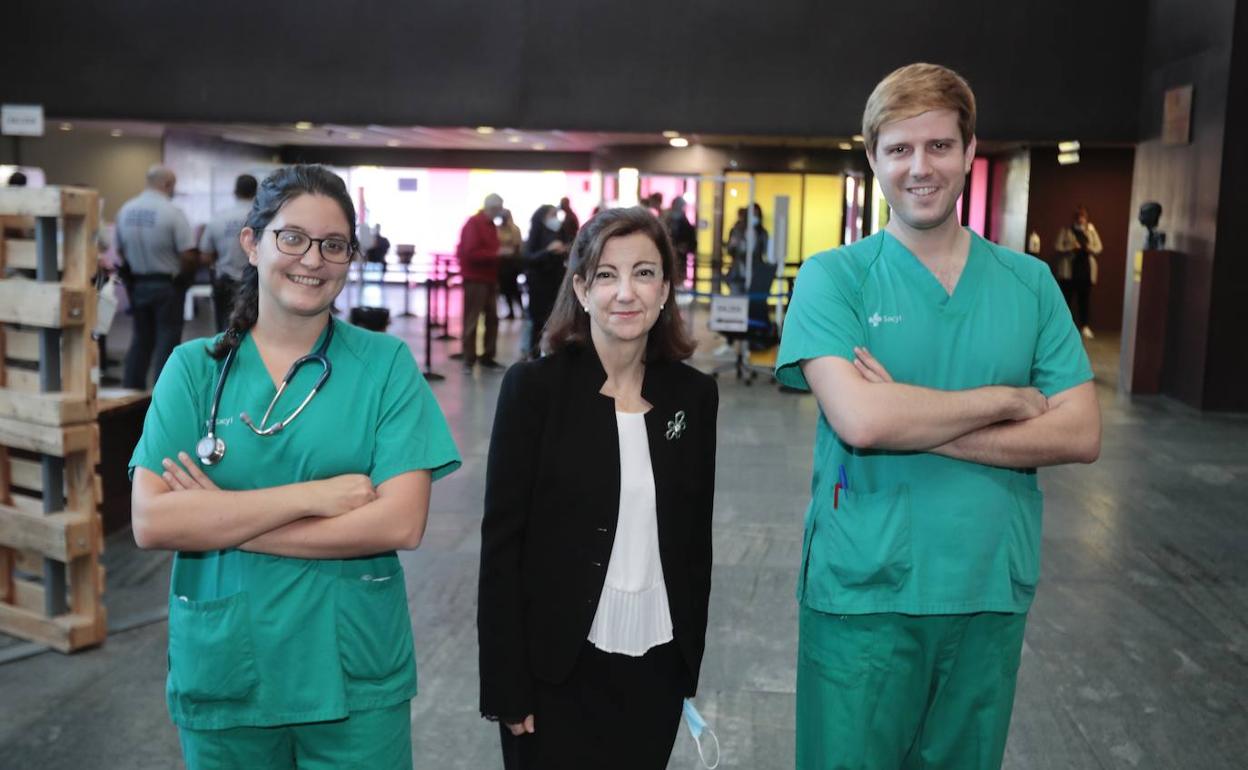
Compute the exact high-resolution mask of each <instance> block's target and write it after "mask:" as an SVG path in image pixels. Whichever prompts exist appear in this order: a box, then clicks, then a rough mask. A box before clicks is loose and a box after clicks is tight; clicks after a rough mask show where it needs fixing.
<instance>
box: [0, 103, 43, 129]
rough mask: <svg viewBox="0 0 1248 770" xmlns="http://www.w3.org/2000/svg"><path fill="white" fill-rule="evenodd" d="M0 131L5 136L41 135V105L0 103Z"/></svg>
mask: <svg viewBox="0 0 1248 770" xmlns="http://www.w3.org/2000/svg"><path fill="white" fill-rule="evenodd" d="M0 133H3V134H4V135H5V136H43V105H42V104H5V105H0Z"/></svg>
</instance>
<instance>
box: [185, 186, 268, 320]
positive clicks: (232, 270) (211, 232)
mask: <svg viewBox="0 0 1248 770" xmlns="http://www.w3.org/2000/svg"><path fill="white" fill-rule="evenodd" d="M255 197H256V178H255V177H254V176H252V175H251V174H243V175H241V176H239V177H238V179H236V180H234V199H235V200H234V205H233V206H231V207H229V208H227V209H224V210H223V211H219V212H217V213H216V214H215V215H214V216H213V217H212V221H211V222H209V223H208V226H207V227H205V228H204V234H203V235H202V236H201V237H200V239H199V254H200V257H201V258H202V259H203V260H204V262H206V263H208V264H211V265H212V266H213V271H212V309H213V311H214V312H215V314H216V320H217V332H218V333H220V332H223V331H225V329H226V327H227V326H228V325H229V320H230V310H231V309H233V307H234V295H235V293H236V292H237V291H238V285H239V283H240V282H241V281H242V280H243V270H245V269H246V268H247V265H248V261H247V254H246V253H245V252H244V251H243V246H242V244H241V243H239V240H238V234H239V231H241V230H242V229H243V225H244V224H246V222H247V215H248V214H249V213H251V202H252V200H254V199H255Z"/></svg>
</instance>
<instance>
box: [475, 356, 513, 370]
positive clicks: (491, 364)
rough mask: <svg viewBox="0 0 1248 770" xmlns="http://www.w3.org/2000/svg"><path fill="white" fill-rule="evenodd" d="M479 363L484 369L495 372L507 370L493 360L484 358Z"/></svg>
mask: <svg viewBox="0 0 1248 770" xmlns="http://www.w3.org/2000/svg"><path fill="white" fill-rule="evenodd" d="M479 363H480V364H481V368H482V369H491V370H493V371H498V370H499V369H506V368H507V367H506V366H504V365H503V364H500V363H499V362H497V361H495V360H494V359H492V358H483V359H481V361H480V362H479Z"/></svg>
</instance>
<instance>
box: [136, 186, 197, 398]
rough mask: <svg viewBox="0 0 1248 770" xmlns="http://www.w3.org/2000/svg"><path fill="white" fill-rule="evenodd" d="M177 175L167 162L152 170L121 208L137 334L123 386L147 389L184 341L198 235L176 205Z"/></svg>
mask: <svg viewBox="0 0 1248 770" xmlns="http://www.w3.org/2000/svg"><path fill="white" fill-rule="evenodd" d="M176 184H177V177H176V176H174V173H173V171H171V170H170V169H168V168H166V167H165V166H152V167H151V168H150V169H148V172H147V189H145V190H144V191H143V192H141V193H139V194H138V195H137V196H135V197H133V198H131V199H130V200H128V201H126V202H125V203H124V204H122V207H121V209H120V210H119V211H118V212H117V253H118V254H120V255H121V258H122V260H124V262H125V264H126V266H127V267H128V268H129V273H130V276H129V277H130V281H129V284H128V286H127V288H128V289H129V292H130V307H131V312H132V314H133V316H134V336H133V338H132V339H131V340H130V350H129V352H127V353H126V366H125V372H124V373H123V374H122V385H123V386H124V387H127V388H134V389H136V390H146V389H147V370H148V368H149V367H150V368H152V369H153V374H152V381H153V382H155V381H156V379H157V378H159V377H160V370H161V369H163V368H164V366H165V361H166V360H168V358H169V354H170V353H171V352H173V348H174V347H175V346H176V345H177V344H178V343H179V342H181V341H182V303H183V300H184V299H185V296H186V289H187V285H188V284H189V281H188V280H186V279H188V278H191V277H193V275H194V271H195V263H196V257H195V234H194V233H192V232H191V225H190V223H189V222H187V221H186V215H185V214H183V213H182V212H181V210H179V209H178V208H177V207H176V206H174V205H173V201H172V200H171V199H172V198H173V189H174V186H175V185H176Z"/></svg>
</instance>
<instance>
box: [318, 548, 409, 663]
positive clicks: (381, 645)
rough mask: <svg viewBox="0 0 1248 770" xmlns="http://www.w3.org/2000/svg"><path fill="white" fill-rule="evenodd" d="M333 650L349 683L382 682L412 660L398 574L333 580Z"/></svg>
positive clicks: (404, 592)
mask: <svg viewBox="0 0 1248 770" xmlns="http://www.w3.org/2000/svg"><path fill="white" fill-rule="evenodd" d="M337 591H338V650H339V654H340V655H341V658H342V670H343V671H344V672H345V673H346V674H347V676H349V677H351V678H353V679H385V678H386V677H388V676H390V675H392V674H394V673H396V672H398V671H399V670H400V669H402V668H403V666H404V665H405V664H406V663H407V662H408V661H409V660H411V658H412V620H411V616H410V615H409V614H408V611H407V589H406V588H405V586H404V585H403V570H402V569H399V570H398V571H397V572H394V573H390V574H387V575H382V576H374V575H367V574H366V575H352V576H344V577H341V578H339V579H338V586H337Z"/></svg>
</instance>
